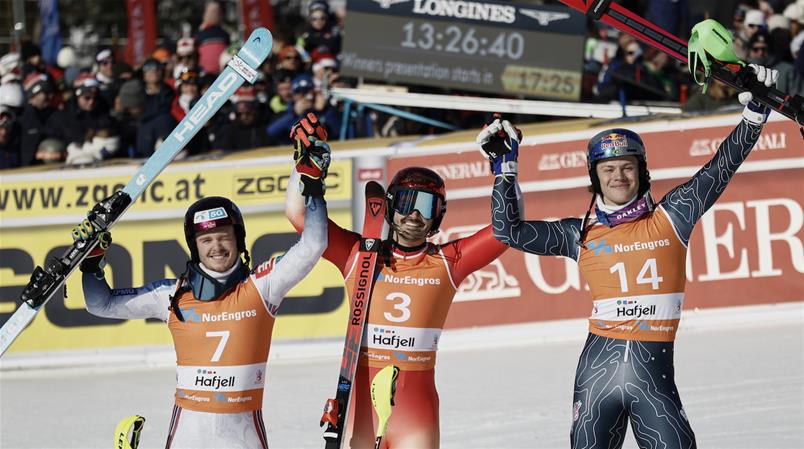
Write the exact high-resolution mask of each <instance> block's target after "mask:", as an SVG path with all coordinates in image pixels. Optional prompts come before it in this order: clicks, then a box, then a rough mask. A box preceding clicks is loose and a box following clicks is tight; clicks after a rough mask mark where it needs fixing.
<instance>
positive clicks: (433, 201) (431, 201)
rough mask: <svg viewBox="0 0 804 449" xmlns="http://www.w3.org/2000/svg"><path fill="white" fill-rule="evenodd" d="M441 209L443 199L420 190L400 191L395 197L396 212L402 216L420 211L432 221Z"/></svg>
mask: <svg viewBox="0 0 804 449" xmlns="http://www.w3.org/2000/svg"><path fill="white" fill-rule="evenodd" d="M440 207H441V199H440V198H439V197H437V196H435V195H433V194H432V193H429V192H422V191H420V190H400V191H398V192H396V194H395V195H394V210H395V211H397V212H399V213H400V214H402V215H410V214H411V213H413V211H414V210H417V211H419V213H420V214H421V215H422V217H423V218H426V219H427V220H432V219H433V218H435V216H436V214H437V213H438V210H439V208H440Z"/></svg>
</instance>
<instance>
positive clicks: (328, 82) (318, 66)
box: [312, 52, 338, 90]
mask: <svg viewBox="0 0 804 449" xmlns="http://www.w3.org/2000/svg"><path fill="white" fill-rule="evenodd" d="M312 71H313V82H314V83H315V87H316V89H317V90H324V89H329V88H330V87H331V86H332V83H333V82H334V81H335V80H337V79H338V60H337V59H335V56H334V55H332V54H330V53H318V52H313V66H312Z"/></svg>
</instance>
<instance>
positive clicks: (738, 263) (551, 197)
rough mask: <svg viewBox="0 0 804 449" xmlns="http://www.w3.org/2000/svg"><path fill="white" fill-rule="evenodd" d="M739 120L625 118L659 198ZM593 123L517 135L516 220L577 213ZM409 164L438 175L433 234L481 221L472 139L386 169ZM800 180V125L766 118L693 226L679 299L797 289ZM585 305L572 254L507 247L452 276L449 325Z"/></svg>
mask: <svg viewBox="0 0 804 449" xmlns="http://www.w3.org/2000/svg"><path fill="white" fill-rule="evenodd" d="M738 120H739V116H734V118H733V120H731V121H730V122H731V124H729V125H728V126H725V125H724V126H711V125H710V126H706V125H707V122H705V121H704V122H700V123H698V122H692V123H690V122H679V123H676V124H674V125H673V126H661V127H660V126H655V125H652V124H647V125H640V126H632V127H631V128H632V129H634V130H636V131H637V132H639V133H640V135H641V136H642V138H643V139H644V141H645V144H646V146H647V151H648V166H649V168H650V170H651V174H652V176H653V182H652V183H651V185H652V191H653V195H654V197H655V198H656V199H657V200H658V199H660V198H662V197H663V196H664V194H665V193H667V192H668V191H669V190H671V189H672V188H674V187H675V186H677V185H679V184H681V183H683V182H685V181H686V180H687V179H689V177H690V176H692V175H693V174H694V173H695V171H696V170H697V169H698V168H700V167H701V166H703V165H704V164H705V163H706V162H707V161H709V159H711V157H712V156H713V154H714V152H715V151H716V150H717V147H718V145H719V144H720V142H722V141H723V140H724V139H725V138H726V137H727V136H728V134H729V133H730V132H731V130H732V129H733V128H734V126H735V125H736V123H737V122H738ZM654 128H656V130H654ZM659 128H661V129H663V130H658V129H659ZM668 129H670V131H668ZM597 131H598V129H590V130H584V131H581V132H571V133H566V135H567V136H570V137H571V138H570V139H568V140H563V141H562V140H560V136H558V137H557V136H556V135H540V136H531V137H530V138H529V137H527V136H526V137H525V141H524V143H525V145H523V146H521V147H520V158H519V161H520V165H519V172H520V183H521V185H522V186H523V191H524V199H525V212H524V218H525V219H528V220H553V219H559V218H564V217H570V216H575V217H581V216H583V214H584V212H585V210H586V207H587V206H588V204H589V201H590V199H591V197H590V194H589V192H588V191H587V190H586V185H588V175H587V170H586V156H585V151H584V149H585V147H586V142H587V140H588V138H589V137H591V136H592V135H594V134H595V133H596V132H597ZM582 135H583V136H586V137H581V136H582ZM534 141H538V142H543V143H538V144H534V143H532V142H534ZM412 165H418V166H425V167H430V168H432V169H434V170H436V171H438V172H439V173H440V174H441V175H442V176H444V177H445V179H446V182H447V192H448V194H447V195H448V209H447V214H446V217H445V220H444V224H443V225H442V232H441V233H440V234H439V235H437V236H436V240H437V241H449V240H453V239H455V238H459V237H462V236H465V235H469V234H471V233H473V232H475V231H476V230H478V229H480V228H482V227H483V226H486V225H488V223H489V222H490V220H491V199H490V194H491V189H492V185H493V177H492V176H491V174H490V172H489V170H488V162H486V161H485V160H484V159H483V158H482V156H481V155H480V154H479V152H478V151H477V150H476V147H475V144H474V142H467V144H466V148H462V149H460V148H459V149H456V151H455V152H454V153H450V154H438V155H431V156H419V157H408V158H394V159H391V160H389V163H388V173H389V176H392V175H393V174H394V173H395V172H396V171H397V170H399V169H400V168H403V167H407V166H412ZM802 179H804V143H803V142H802V140H801V135H800V133H799V130H798V128H797V127H796V126H794V125H793V123H792V122H790V121H778V122H771V123H768V124H767V126H766V128H765V129H764V131H763V133H762V137H761V138H760V140H759V143H758V144H757V146H756V147H755V148H754V150H753V152H752V154H751V155H750V156H749V158H748V161H746V163H745V164H743V166H742V167H741V169H740V170H739V171H738V173H737V175H736V176H735V177H734V179H733V180H732V182H731V183H730V185H729V187H728V188H727V189H726V191H725V192H724V193H723V195H722V196H721V197H720V199H719V200H718V202H717V203H716V204H715V206H714V207H713V208H712V209H710V210H709V212H708V213H707V214H706V215H704V217H703V218H702V219H701V220H700V221H699V222H698V223H697V225H696V228H695V231H694V233H693V237H692V239H691V242H690V247H689V252H688V257H687V263H686V266H685V267H684V269H685V272H686V278H687V289H686V299H685V302H684V307H685V308H686V309H691V308H698V307H700V308H705V307H724V306H731V305H734V306H738V305H749V304H762V303H776V302H785V301H801V300H802V299H804V245H802V239H804V229H803V228H804V212H803V210H804V207H803V206H802V205H803V204H804V192H803V191H804V182H803V181H802ZM568 181H569V182H568ZM450 198H451V199H450ZM591 309H592V301H591V296H590V294H589V290H588V286H587V285H586V282H585V280H584V279H583V277H582V276H581V275H580V272H579V270H578V267H577V264H576V263H575V261H573V260H570V259H565V258H560V257H540V256H536V255H531V254H525V253H523V252H520V251H517V250H513V249H510V250H508V251H507V252H506V253H505V254H504V255H503V256H502V257H500V258H499V259H498V260H496V261H494V262H493V263H492V264H490V265H488V266H486V267H485V268H483V269H481V270H479V271H477V272H475V273H474V274H473V275H472V276H470V277H469V278H467V279H466V281H465V282H464V283H463V284H462V285H461V286H460V291H459V293H458V294H457V295H456V297H455V303H454V304H453V306H452V309H451V310H450V314H449V319H448V326H449V327H467V326H478V325H490V324H502V323H517V322H529V321H539V320H554V319H565V318H578V317H586V316H589V314H590V312H591Z"/></svg>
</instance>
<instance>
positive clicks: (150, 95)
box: [131, 58, 176, 158]
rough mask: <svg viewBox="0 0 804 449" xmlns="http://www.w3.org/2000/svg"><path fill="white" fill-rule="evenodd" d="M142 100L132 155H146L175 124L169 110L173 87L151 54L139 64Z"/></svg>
mask: <svg viewBox="0 0 804 449" xmlns="http://www.w3.org/2000/svg"><path fill="white" fill-rule="evenodd" d="M142 78H143V84H144V88H145V104H144V107H143V112H142V114H141V115H140V117H139V124H138V126H139V129H138V130H137V145H136V147H135V153H134V154H132V155H131V156H132V157H136V158H143V157H149V156H150V155H151V154H153V152H154V150H156V148H157V147H158V146H159V145H160V144H161V143H162V141H164V140H165V139H166V138H167V136H168V135H169V134H170V132H171V131H173V128H175V127H176V120H174V119H173V116H172V115H171V114H170V106H171V104H172V103H173V97H174V96H175V94H174V91H173V89H172V88H170V86H168V85H167V84H165V82H164V79H163V78H164V66H163V65H162V63H160V62H159V61H157V60H156V59H154V58H149V59H147V60H145V62H144V63H143V65H142Z"/></svg>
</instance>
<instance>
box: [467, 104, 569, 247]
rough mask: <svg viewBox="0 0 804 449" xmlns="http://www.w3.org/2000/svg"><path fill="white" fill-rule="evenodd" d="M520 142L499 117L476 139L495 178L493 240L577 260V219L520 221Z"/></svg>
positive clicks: (516, 131) (516, 135)
mask: <svg viewBox="0 0 804 449" xmlns="http://www.w3.org/2000/svg"><path fill="white" fill-rule="evenodd" d="M521 139H522V133H521V132H520V131H519V130H518V129H516V128H514V126H513V125H511V123H509V122H508V121H507V120H501V119H500V118H499V117H498V118H495V120H494V122H492V123H491V124H490V125H488V126H486V127H484V128H483V130H482V131H481V132H480V134H478V136H477V143H478V145H479V146H480V149H481V152H482V153H483V154H484V156H486V157H487V158H488V159H489V161H490V162H491V170H492V172H493V173H494V175H495V179H494V189H493V191H492V194H491V225H492V227H493V229H494V237H495V238H496V239H497V240H499V241H501V242H502V243H504V244H506V245H508V246H510V247H512V248H516V249H519V250H521V251H526V252H529V253H533V254H538V255H542V256H565V257H570V258H573V259H575V260H577V259H578V254H579V253H580V246H579V243H578V241H579V240H580V227H581V222H580V220H578V219H575V218H571V219H565V220H560V221H523V220H522V218H521V206H520V201H521V199H522V194H521V192H520V191H519V185H518V183H517V178H516V176H517V156H518V155H519V141H520V140H521Z"/></svg>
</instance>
